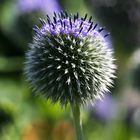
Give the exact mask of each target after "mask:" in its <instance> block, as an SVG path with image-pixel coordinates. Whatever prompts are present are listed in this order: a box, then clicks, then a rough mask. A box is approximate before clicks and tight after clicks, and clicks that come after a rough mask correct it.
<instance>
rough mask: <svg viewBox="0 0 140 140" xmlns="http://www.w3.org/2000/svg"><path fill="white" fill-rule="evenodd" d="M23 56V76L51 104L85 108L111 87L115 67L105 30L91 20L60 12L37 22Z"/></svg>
mask: <svg viewBox="0 0 140 140" xmlns="http://www.w3.org/2000/svg"><path fill="white" fill-rule="evenodd" d="M40 21H41V23H42V27H41V28H39V27H37V26H36V27H35V28H34V30H35V32H36V35H35V36H34V39H33V42H32V44H30V48H29V50H28V52H27V54H26V65H25V73H26V75H27V77H28V81H29V82H30V83H31V86H32V87H33V88H34V90H35V91H37V93H38V94H39V95H43V96H44V97H45V98H46V99H51V100H52V102H54V103H55V102H58V101H59V102H60V103H61V104H62V105H67V103H74V104H75V103H78V104H79V105H83V104H86V103H87V102H89V101H94V100H96V99H101V98H102V97H103V95H104V92H107V91H108V88H109V87H110V86H112V79H113V78H114V77H115V76H114V71H115V65H114V64H113V61H114V59H113V54H112V52H113V51H112V49H111V48H110V47H109V46H108V42H107V41H106V39H105V38H106V37H107V36H108V35H109V34H104V35H103V34H101V32H103V30H104V28H97V26H98V25H97V24H95V23H93V21H92V17H90V18H89V19H88V17H87V14H86V15H85V17H83V18H80V17H79V15H78V13H77V14H76V15H74V16H72V15H70V14H68V13H66V12H60V13H58V14H56V13H54V16H53V18H52V19H50V17H49V16H47V21H45V20H43V19H40Z"/></svg>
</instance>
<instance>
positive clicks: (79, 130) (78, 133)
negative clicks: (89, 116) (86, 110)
mask: <svg viewBox="0 0 140 140" xmlns="http://www.w3.org/2000/svg"><path fill="white" fill-rule="evenodd" d="M71 109H72V113H73V120H74V125H75V130H76V136H77V140H84V139H83V131H82V121H81V120H80V107H79V105H77V104H75V105H73V104H71Z"/></svg>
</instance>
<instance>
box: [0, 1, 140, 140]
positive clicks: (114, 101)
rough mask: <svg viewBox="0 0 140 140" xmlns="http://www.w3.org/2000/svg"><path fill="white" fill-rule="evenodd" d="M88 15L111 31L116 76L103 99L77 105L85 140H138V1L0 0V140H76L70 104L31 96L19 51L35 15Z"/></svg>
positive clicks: (24, 47) (27, 38) (28, 39)
mask: <svg viewBox="0 0 140 140" xmlns="http://www.w3.org/2000/svg"><path fill="white" fill-rule="evenodd" d="M60 10H66V11H68V12H70V13H76V12H79V13H80V15H81V16H84V15H85V14H86V13H88V14H89V16H91V15H92V16H93V19H94V22H97V23H100V25H102V26H105V27H106V30H107V31H109V32H110V33H111V36H112V43H113V49H114V51H115V53H114V55H115V58H116V61H115V63H116V64H117V67H118V68H117V72H116V75H117V79H116V80H115V83H114V87H113V88H112V89H111V94H110V93H107V95H106V97H105V99H104V101H103V102H97V103H96V105H95V106H94V107H93V106H91V105H89V106H87V107H84V108H82V119H83V128H84V135H85V139H86V140H140V1H139V0H133V1H132V0H0V140H75V133H74V128H73V124H72V117H71V110H70V108H69V107H67V108H66V110H65V109H62V108H61V107H60V105H59V104H56V105H52V104H51V102H50V101H47V102H46V101H45V100H43V99H42V98H39V97H35V96H33V93H32V91H31V89H30V87H29V85H28V83H27V82H26V79H25V76H24V74H23V67H24V59H25V58H24V55H25V52H26V50H27V49H28V44H29V43H30V42H31V41H32V36H33V35H34V32H33V30H32V28H33V26H34V25H40V23H39V20H38V19H39V17H43V18H45V16H46V14H48V15H50V16H52V14H53V11H56V12H59V11H60Z"/></svg>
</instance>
